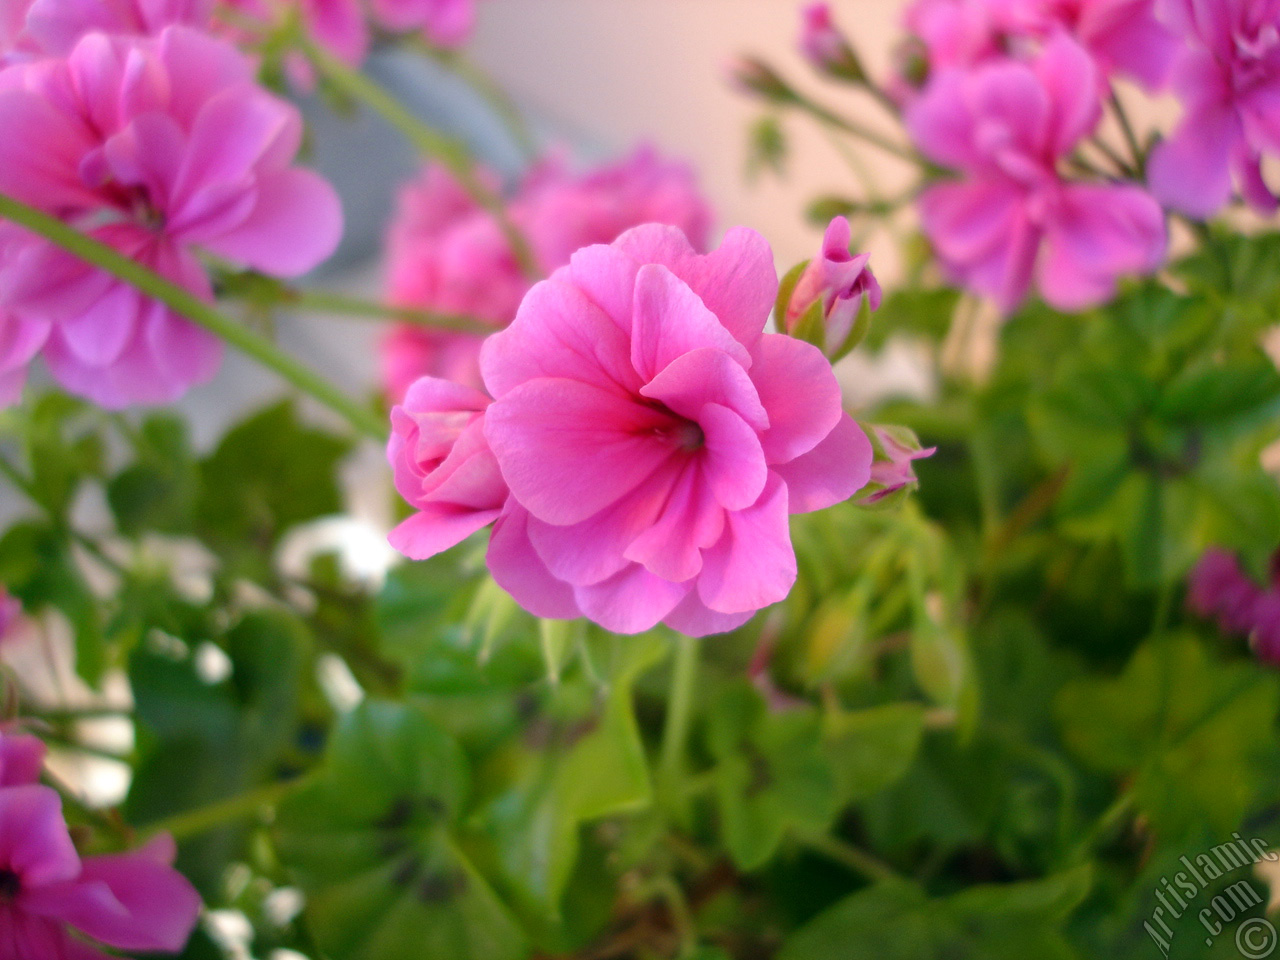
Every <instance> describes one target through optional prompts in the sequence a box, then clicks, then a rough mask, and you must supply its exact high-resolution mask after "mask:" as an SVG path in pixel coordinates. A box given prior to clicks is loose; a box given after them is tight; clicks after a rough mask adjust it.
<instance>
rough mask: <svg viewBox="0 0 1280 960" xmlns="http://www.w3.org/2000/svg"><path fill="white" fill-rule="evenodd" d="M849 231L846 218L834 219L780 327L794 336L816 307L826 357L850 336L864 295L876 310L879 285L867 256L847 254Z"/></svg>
mask: <svg viewBox="0 0 1280 960" xmlns="http://www.w3.org/2000/svg"><path fill="white" fill-rule="evenodd" d="M852 240H853V228H852V227H851V226H850V224H849V220H848V219H847V218H846V217H836V218H835V219H833V220H832V221H831V223H830V224H829V225H828V227H827V232H826V234H825V235H824V236H823V238H822V250H821V252H820V253H819V255H818V256H817V257H815V258H814V259H813V260H811V261H810V262H809V265H808V266H807V267H805V269H804V272H803V273H802V274H801V275H800V279H799V280H798V281H797V283H796V287H795V290H793V291H792V293H791V299H790V302H789V303H788V304H787V311H786V315H785V316H784V317H783V324H784V326H785V327H786V329H787V332H788V333H794V332H795V330H796V327H797V326H798V325H799V323H800V320H801V318H802V317H803V316H804V315H805V314H806V313H807V312H808V311H809V310H810V309H811V308H812V307H813V305H814V304H816V303H820V304H821V305H822V306H821V310H822V318H823V325H824V330H823V335H824V342H825V344H826V351H825V352H826V354H827V356H829V357H835V356H838V355H839V354H840V353H841V352H844V347H845V345H846V343H847V341H848V340H849V335H850V334H851V333H852V332H853V327H854V324H855V323H856V322H857V319H858V313H859V312H860V311H861V310H862V298H863V296H864V295H865V296H866V298H867V302H868V305H869V306H870V307H871V309H872V310H879V309H880V301H881V298H882V296H883V294H882V292H881V290H880V283H879V281H878V280H876V277H875V274H874V273H872V272H871V266H870V264H871V254H869V253H860V254H858V255H857V256H854V255H853V254H852V253H851V252H850V250H849V244H850V243H851V242H852Z"/></svg>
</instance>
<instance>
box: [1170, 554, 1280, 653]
mask: <svg viewBox="0 0 1280 960" xmlns="http://www.w3.org/2000/svg"><path fill="white" fill-rule="evenodd" d="M1187 605H1188V606H1190V607H1191V609H1192V610H1194V611H1195V612H1196V613H1198V614H1199V615H1200V616H1202V617H1206V618H1211V619H1214V620H1216V621H1217V622H1218V625H1219V627H1221V628H1222V630H1223V632H1224V633H1235V634H1245V635H1248V636H1251V637H1252V638H1253V644H1254V648H1255V650H1256V651H1257V653H1258V656H1260V657H1261V658H1262V659H1264V660H1266V661H1268V662H1269V663H1274V664H1280V554H1277V555H1276V557H1275V560H1274V561H1273V563H1272V570H1271V583H1270V584H1269V585H1268V586H1266V587H1260V586H1258V584H1257V583H1255V582H1254V581H1253V580H1252V579H1251V578H1250V577H1249V576H1248V574H1246V573H1245V572H1244V570H1242V569H1241V567H1240V561H1239V560H1238V559H1237V558H1236V557H1235V556H1234V555H1233V554H1231V553H1228V552H1227V551H1225V550H1218V549H1213V550H1207V551H1206V552H1205V554H1204V556H1203V557H1201V558H1200V562H1199V564H1197V565H1196V568H1195V569H1194V570H1193V571H1192V572H1191V578H1190V589H1189V590H1188V592H1187Z"/></svg>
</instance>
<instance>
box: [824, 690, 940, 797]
mask: <svg viewBox="0 0 1280 960" xmlns="http://www.w3.org/2000/svg"><path fill="white" fill-rule="evenodd" d="M923 733H924V709H923V708H922V707H920V706H919V705H917V704H911V703H893V704H888V705H886V706H883V707H872V708H870V709H867V710H857V711H849V712H846V711H840V710H828V711H827V712H826V713H825V714H824V715H823V718H822V737H823V743H824V745H825V749H826V753H827V756H828V758H829V759H830V763H831V769H832V772H833V773H834V774H835V779H836V789H837V790H838V791H839V795H840V803H841V805H842V806H843V805H845V804H848V803H852V802H854V801H857V800H861V799H863V798H864V797H869V796H871V795H872V794H875V793H878V792H879V791H881V790H883V789H885V788H886V787H888V786H890V785H891V784H893V783H895V782H896V781H897V780H899V779H900V778H901V777H902V776H903V774H905V773H906V772H907V769H908V768H909V767H910V766H911V763H912V761H913V760H915V757H916V752H917V751H918V750H919V749H920V738H921V736H922V735H923Z"/></svg>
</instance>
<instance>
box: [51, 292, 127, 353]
mask: <svg viewBox="0 0 1280 960" xmlns="http://www.w3.org/2000/svg"><path fill="white" fill-rule="evenodd" d="M143 302H144V301H143V298H142V296H141V294H139V293H138V292H137V290H135V289H134V288H133V287H131V286H129V285H128V284H126V283H123V282H119V281H117V282H115V283H113V284H112V286H111V287H110V289H108V290H107V292H106V293H105V294H104V295H103V296H102V297H101V298H100V299H99V300H98V302H97V303H95V304H94V305H93V306H92V307H90V308H89V309H88V310H86V311H85V312H84V313H82V314H80V315H79V316H77V317H70V318H68V319H66V320H64V321H62V323H60V324H58V334H59V336H60V338H61V340H62V342H63V344H65V345H66V347H67V349H68V350H70V351H71V353H72V355H73V356H74V357H75V358H76V360H78V361H79V362H80V363H83V364H84V365H85V366H89V367H106V366H110V365H111V364H112V363H114V362H115V361H116V360H117V359H118V358H119V356H120V354H121V353H123V352H124V348H125V346H126V345H127V344H128V343H129V341H130V340H132V339H133V337H134V335H135V332H136V330H137V328H138V326H139V324H140V323H141V318H140V314H141V313H142V308H143Z"/></svg>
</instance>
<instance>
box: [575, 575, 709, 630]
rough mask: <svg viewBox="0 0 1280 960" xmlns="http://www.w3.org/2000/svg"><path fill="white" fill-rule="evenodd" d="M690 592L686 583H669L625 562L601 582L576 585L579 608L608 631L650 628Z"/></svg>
mask: <svg viewBox="0 0 1280 960" xmlns="http://www.w3.org/2000/svg"><path fill="white" fill-rule="evenodd" d="M689 592H690V584H687V583H671V582H670V581H669V580H663V579H662V578H661V577H657V576H654V575H653V574H652V573H650V572H649V571H648V570H646V569H645V568H644V567H642V566H640V564H638V563H633V564H629V565H628V566H627V567H626V568H625V569H624V570H622V571H621V572H619V573H616V574H614V576H612V577H610V578H609V579H608V580H605V581H604V582H603V583H597V584H594V585H592V586H589V587H577V588H575V590H574V596H575V597H576V598H577V601H578V606H579V607H581V608H582V612H583V613H584V614H585V615H586V616H587V617H589V618H590V619H591V620H593V621H595V622H596V623H598V624H600V626H602V627H604V628H605V629H606V630H608V631H610V632H611V633H622V634H635V633H643V632H644V631H646V630H649V629H652V628H653V627H655V626H657V624H658V623H659V622H660V621H661V620H662V618H663V617H665V616H667V614H669V613H670V612H671V611H672V610H674V609H675V607H676V605H677V604H678V603H679V602H680V601H681V600H683V599H684V598H685V596H687V595H688V593H689Z"/></svg>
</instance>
